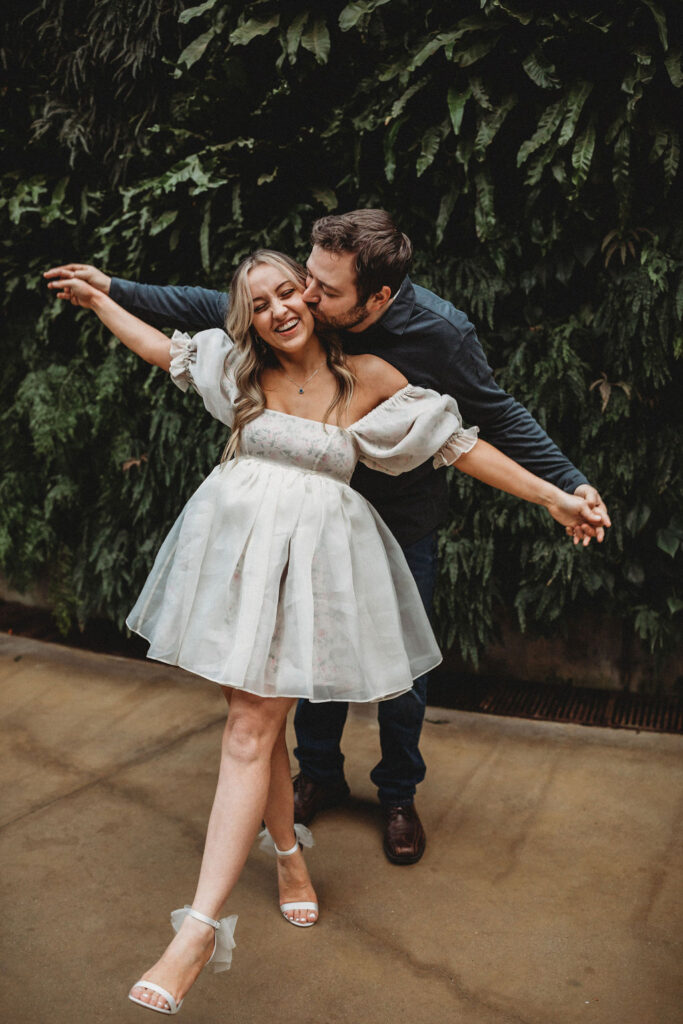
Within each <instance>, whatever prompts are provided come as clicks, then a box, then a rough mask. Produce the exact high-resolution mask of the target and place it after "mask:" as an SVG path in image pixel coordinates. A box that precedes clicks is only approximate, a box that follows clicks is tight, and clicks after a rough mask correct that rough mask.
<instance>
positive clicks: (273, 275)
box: [247, 263, 315, 354]
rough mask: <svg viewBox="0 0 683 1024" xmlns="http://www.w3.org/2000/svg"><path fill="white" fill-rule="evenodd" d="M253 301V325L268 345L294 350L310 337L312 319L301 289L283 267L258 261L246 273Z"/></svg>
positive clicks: (280, 349)
mask: <svg viewBox="0 0 683 1024" xmlns="http://www.w3.org/2000/svg"><path fill="white" fill-rule="evenodd" d="M247 281H248V283H249V290H250V292H251V298H252V301H253V303H254V318H253V321H252V323H253V325H254V328H255V329H256V332H257V334H258V335H259V336H260V337H261V338H263V340H264V341H265V343H266V344H267V345H270V347H271V348H273V349H276V350H279V351H281V352H286V353H292V354H293V353H296V352H298V351H300V350H301V349H302V348H305V347H306V345H307V343H308V341H309V340H310V338H311V336H312V334H313V331H314V327H315V321H314V319H313V314H312V313H311V311H310V310H309V308H308V306H307V305H306V303H305V302H304V300H303V297H302V296H303V288H302V286H301V285H300V284H299V282H298V281H297V280H296V279H295V278H294V277H293V276H292V275H291V274H290V273H289V272H288V271H287V269H286V268H285V267H275V266H271V265H270V264H269V263H259V264H258V266H256V267H254V268H253V269H252V270H250V271H249V273H248V275H247Z"/></svg>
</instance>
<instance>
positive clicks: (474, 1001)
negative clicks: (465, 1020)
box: [343, 915, 552, 1024]
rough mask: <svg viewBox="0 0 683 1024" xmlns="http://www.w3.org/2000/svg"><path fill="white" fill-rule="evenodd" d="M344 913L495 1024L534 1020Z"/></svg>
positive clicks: (371, 941)
mask: <svg viewBox="0 0 683 1024" xmlns="http://www.w3.org/2000/svg"><path fill="white" fill-rule="evenodd" d="M343 916H344V917H345V919H346V923H347V925H351V926H352V927H353V928H354V929H355V930H356V931H358V932H360V934H361V935H362V936H363V937H364V939H365V940H366V942H367V943H368V944H374V945H375V946H376V947H377V946H379V947H381V948H382V950H383V951H384V952H385V953H386V954H387V955H391V956H392V957H396V958H397V959H400V960H403V961H404V962H406V963H407V964H408V966H409V967H410V968H411V969H412V970H413V971H415V972H416V973H418V974H422V975H427V976H429V977H431V978H433V979H434V980H436V981H437V982H440V983H441V984H443V985H444V986H446V987H447V988H448V989H449V991H450V992H451V993H452V992H453V991H455V993H456V995H457V997H458V998H459V999H460V1000H461V1001H462V1002H465V1003H468V1004H469V1005H471V1006H472V1007H474V1008H477V1009H481V1010H485V1011H488V1012H489V1013H492V1014H494V1020H495V1022H496V1024H535V1022H534V1021H531V1020H530V1019H528V1018H526V1017H520V1016H518V1015H517V1014H516V1013H514V1012H512V1013H511V1012H510V1011H509V1010H506V1009H501V1007H500V1006H495V1005H494V1004H493V1003H491V1002H489V1001H487V1000H486V999H484V998H482V997H481V996H479V995H477V994H476V993H475V992H474V991H473V990H472V989H470V988H468V986H467V985H466V984H465V983H464V982H463V981H462V978H461V977H460V976H459V975H458V974H457V973H456V972H454V971H453V970H452V969H451V968H449V967H446V966H445V965H444V964H440V963H433V962H425V961H423V960H420V959H418V958H417V957H416V956H415V955H414V954H413V953H411V952H410V951H409V950H407V949H406V948H405V947H404V946H402V945H400V944H399V943H397V942H391V941H390V940H389V939H388V938H387V936H386V934H385V933H379V932H375V931H373V930H372V929H371V928H368V927H367V926H364V925H362V924H359V923H358V921H356V920H355V919H353V918H352V917H348V916H346V915H343ZM492 1024H493V1022H492ZM547 1024H552V1022H547Z"/></svg>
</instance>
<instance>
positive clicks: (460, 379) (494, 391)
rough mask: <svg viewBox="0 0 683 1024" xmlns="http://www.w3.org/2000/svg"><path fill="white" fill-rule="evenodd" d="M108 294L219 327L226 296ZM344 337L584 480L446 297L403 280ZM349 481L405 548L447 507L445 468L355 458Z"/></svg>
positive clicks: (560, 479) (183, 321)
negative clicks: (363, 324) (375, 313)
mask: <svg viewBox="0 0 683 1024" xmlns="http://www.w3.org/2000/svg"><path fill="white" fill-rule="evenodd" d="M110 295H111V297H112V299H114V300H115V301H116V302H118V303H119V304H120V305H121V306H123V307H124V308H125V309H127V310H129V311H130V312H131V313H134V314H135V315H136V316H139V317H140V318H141V319H143V320H145V321H146V322H147V323H151V324H154V325H155V326H158V327H167V326H173V327H177V328H179V329H182V330H202V329H204V328H207V327H223V326H224V324H225V316H226V313H227V308H228V297H227V295H226V294H225V292H218V291H212V290H210V289H206V288H194V287H189V288H188V287H181V286H176V285H169V286H166V287H161V286H157V285H143V284H136V283H134V282H132V281H123V280H121V279H120V278H112V282H111V288H110ZM342 335H343V343H344V348H345V349H346V351H347V352H350V353H352V354H357V353H361V352H369V353H371V354H373V355H376V356H380V357H381V358H382V359H385V360H386V361H387V362H388V363H391V364H392V365H393V366H395V367H396V368H397V369H398V370H400V371H401V373H402V374H403V375H404V376H405V377H406V379H407V380H408V381H410V383H411V384H417V385H419V386H421V387H425V388H433V389H434V390H435V391H438V392H440V393H441V394H449V395H452V396H453V398H455V400H456V401H457V403H458V405H459V407H460V412H461V413H462V416H463V418H464V419H465V421H466V423H469V424H476V425H477V426H478V427H479V429H480V432H481V436H482V437H483V438H485V439H486V440H487V441H489V442H490V443H491V444H494V445H496V447H497V448H500V449H501V451H503V452H505V454H506V455H508V456H510V458H512V459H515V461H516V462H519V463H520V464H521V465H523V466H525V467H526V468H527V469H529V470H530V471H531V472H532V473H536V474H537V476H540V477H543V479H545V480H548V481H550V482H551V483H553V484H555V485H556V486H557V487H560V488H562V490H565V491H570V492H573V491H574V490H575V489H576V488H577V487H578V486H579V485H580V484H585V483H587V481H586V478H585V477H584V476H583V475H582V474H581V473H579V471H578V470H577V469H576V468H575V466H573V465H572V463H571V462H570V461H569V460H568V459H567V458H566V456H565V455H563V454H562V452H561V451H560V450H559V448H558V447H557V445H555V444H554V443H553V442H552V441H551V440H550V438H549V437H548V435H547V434H546V433H545V431H544V430H543V429H542V428H541V427H540V426H539V424H538V423H537V422H536V420H535V419H534V418H533V416H532V415H531V413H530V412H528V410H527V409H525V408H524V406H522V405H520V404H519V402H517V401H515V399H514V398H512V397H511V396H510V395H508V394H506V393H505V392H504V391H503V390H502V389H501V388H500V387H498V385H497V384H496V382H495V380H494V378H493V371H492V370H491V367H490V366H489V364H488V362H487V360H486V356H485V355H484V351H483V349H482V347H481V344H480V342H479V339H478V338H477V334H476V331H475V329H474V327H473V326H472V324H471V323H470V322H469V320H468V319H467V317H466V316H465V314H464V313H462V312H461V311H460V310H458V309H456V308H455V307H454V306H452V305H451V303H450V302H446V301H445V300H444V299H441V298H439V297H438V296H437V295H434V293H433V292H430V291H428V290H427V289H426V288H421V287H419V285H414V284H413V283H412V281H411V280H410V278H408V277H406V278H405V280H404V281H403V284H402V285H401V287H400V289H399V291H398V292H397V294H396V297H395V298H394V301H393V302H392V304H391V306H390V307H389V309H388V310H387V311H386V313H385V314H384V315H383V316H382V317H381V318H380V319H379V320H378V321H377V322H376V323H374V324H372V325H371V326H370V327H368V328H367V329H366V330H364V331H361V332H358V333H352V332H342ZM351 484H352V486H353V487H355V488H356V490H357V491H359V493H360V494H362V495H363V496H364V497H365V498H367V500H368V501H369V502H371V504H372V505H374V506H375V508H376V509H377V511H378V512H379V514H380V515H381V516H382V518H383V519H384V521H385V522H386V524H387V526H388V527H389V529H390V530H391V531H392V532H393V534H394V535H395V536H396V538H397V539H398V541H399V543H401V544H402V545H403V546H404V547H407V546H408V545H410V544H413V543H415V542H416V541H418V540H420V539H421V538H422V537H424V536H426V535H427V534H428V533H430V532H431V531H432V530H434V529H435V528H436V527H437V526H438V525H439V524H440V523H441V522H443V520H444V518H445V517H446V514H447V511H448V492H447V482H446V474H445V473H444V472H443V470H440V471H434V470H433V469H432V466H431V463H425V464H424V465H422V466H418V468H417V469H414V470H412V471H411V472H410V473H404V474H402V475H401V476H398V477H392V476H388V475H387V474H385V473H379V472H375V471H373V470H369V469H368V468H367V467H366V466H363V465H360V464H359V466H358V468H357V469H356V472H355V473H354V475H353V479H352V480H351Z"/></svg>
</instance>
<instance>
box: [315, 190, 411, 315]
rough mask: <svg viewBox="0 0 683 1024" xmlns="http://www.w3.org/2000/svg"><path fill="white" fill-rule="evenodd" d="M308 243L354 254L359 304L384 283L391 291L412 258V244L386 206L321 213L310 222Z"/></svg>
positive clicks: (399, 281)
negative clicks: (385, 208)
mask: <svg viewBox="0 0 683 1024" xmlns="http://www.w3.org/2000/svg"><path fill="white" fill-rule="evenodd" d="M311 245H318V246H320V248H321V249H325V250H326V252H336V253H342V252H352V253H355V256H356V288H357V290H358V304H359V305H363V304H364V303H366V302H367V300H368V299H369V298H370V296H371V295H374V293H375V292H378V291H380V290H381V289H382V288H383V287H384V286H385V285H387V286H388V287H389V288H390V289H391V294H392V295H394V294H395V292H397V291H398V289H399V287H400V285H401V281H402V280H403V278H404V277H405V276H406V274H407V272H408V268H409V266H410V262H411V260H412V258H413V246H412V243H411V241H410V239H409V238H408V236H407V235H404V234H403V232H402V231H399V230H398V228H397V227H396V225H395V224H394V222H393V220H392V219H391V216H390V215H389V214H388V213H387V212H386V210H353V211H352V212H351V213H339V214H331V215H330V216H329V217H321V218H320V220H317V221H316V222H315V224H314V225H313V230H312V231H311Z"/></svg>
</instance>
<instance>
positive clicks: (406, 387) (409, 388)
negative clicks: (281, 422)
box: [263, 384, 417, 430]
mask: <svg viewBox="0 0 683 1024" xmlns="http://www.w3.org/2000/svg"><path fill="white" fill-rule="evenodd" d="M415 390H417V389H416V387H415V385H414V384H404V386H403V387H402V388H399V389H398V391H394V393H393V395H389V397H388V398H385V399H384V401H383V402H380V403H379V404H378V405H375V406H373V408H372V409H369V410H368V412H366V413H365V414H364V415H363V416H361V417H360V418H359V419H357V420H354V421H353V423H349V424H348V425H347V426H346V427H340V426H339V424H338V423H325V426H326V427H335V428H336V429H337V430H351V429H352V427H357V426H358V425H359V424H360V423H363V422H364V420H367V418H368V417H369V416H373V415H374V414H375V413H376V412H377V411H378V409H384V408H385V407H386V406H387V405H388V404H389V403H390V402H394V401H395V400H396V399H398V398H402V397H403V396H404V395H405V394H406V393H407V392H410V391H415ZM263 411H264V412H274V413H276V414H277V415H278V416H287V417H288V418H289V419H291V420H304V421H305V422H307V423H319V424H320V425H321V426H322V425H323V421H322V420H314V419H312V418H311V417H310V416H297V415H296V413H293V412H282V410H281V409H269V408H268V407H267V406H266V408H265V409H264V410H263Z"/></svg>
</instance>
